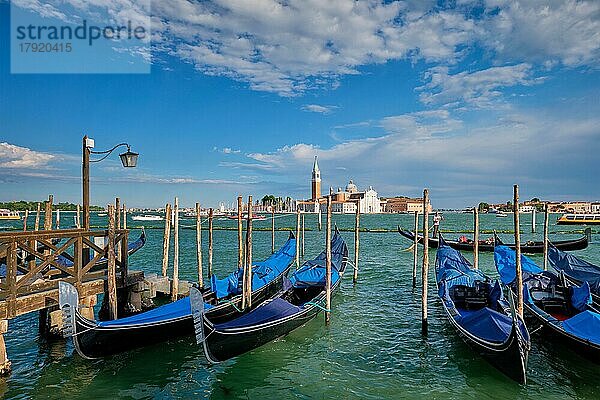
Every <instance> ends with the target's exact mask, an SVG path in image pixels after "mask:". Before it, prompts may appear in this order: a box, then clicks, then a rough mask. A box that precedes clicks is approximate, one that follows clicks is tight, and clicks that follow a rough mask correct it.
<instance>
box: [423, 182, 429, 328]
mask: <svg viewBox="0 0 600 400" xmlns="http://www.w3.org/2000/svg"><path fill="white" fill-rule="evenodd" d="M428 272H429V189H425V190H423V268H422V270H421V280H422V291H421V333H422V334H423V335H427V328H428V326H427V286H428V277H427V275H428Z"/></svg>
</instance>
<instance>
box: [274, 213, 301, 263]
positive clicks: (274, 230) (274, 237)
mask: <svg viewBox="0 0 600 400" xmlns="http://www.w3.org/2000/svg"><path fill="white" fill-rule="evenodd" d="M296 240H298V238H296ZM273 253H275V208H272V209H271V254H273Z"/></svg>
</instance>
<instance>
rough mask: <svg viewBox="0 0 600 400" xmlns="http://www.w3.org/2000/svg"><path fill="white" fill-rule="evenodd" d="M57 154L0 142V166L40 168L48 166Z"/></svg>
mask: <svg viewBox="0 0 600 400" xmlns="http://www.w3.org/2000/svg"><path fill="white" fill-rule="evenodd" d="M55 158H56V156H55V155H52V154H49V153H42V152H39V151H35V150H31V149H29V148H27V147H21V146H17V145H14V144H10V143H6V142H2V143H0V168H11V169H38V168H42V167H46V166H47V165H48V163H50V162H51V161H52V160H54V159H55Z"/></svg>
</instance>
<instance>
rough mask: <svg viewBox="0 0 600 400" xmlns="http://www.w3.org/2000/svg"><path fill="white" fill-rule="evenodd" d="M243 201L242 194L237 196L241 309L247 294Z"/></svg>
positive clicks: (244, 305)
mask: <svg viewBox="0 0 600 400" xmlns="http://www.w3.org/2000/svg"><path fill="white" fill-rule="evenodd" d="M243 207H244V205H243V201H242V196H238V198H237V211H238V214H237V224H238V226H237V228H238V270H239V269H241V270H242V310H244V309H246V303H247V300H246V295H247V294H248V290H247V289H246V284H247V282H246V280H247V278H246V277H247V275H248V271H247V270H246V260H245V256H244V241H243V228H242V214H243V212H244V209H243Z"/></svg>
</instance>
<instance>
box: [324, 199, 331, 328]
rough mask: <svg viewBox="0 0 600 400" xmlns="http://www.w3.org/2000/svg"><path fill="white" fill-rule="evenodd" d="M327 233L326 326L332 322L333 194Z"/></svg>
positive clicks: (328, 203)
mask: <svg viewBox="0 0 600 400" xmlns="http://www.w3.org/2000/svg"><path fill="white" fill-rule="evenodd" d="M326 229H327V230H326V232H325V241H326V242H327V243H326V245H325V324H327V325H329V323H330V321H331V194H329V196H327V228H326Z"/></svg>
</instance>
